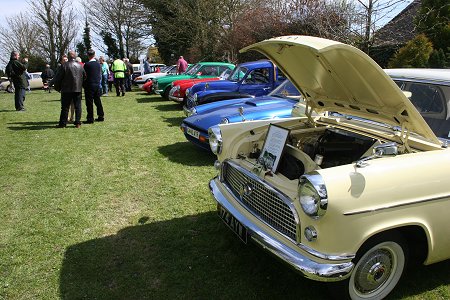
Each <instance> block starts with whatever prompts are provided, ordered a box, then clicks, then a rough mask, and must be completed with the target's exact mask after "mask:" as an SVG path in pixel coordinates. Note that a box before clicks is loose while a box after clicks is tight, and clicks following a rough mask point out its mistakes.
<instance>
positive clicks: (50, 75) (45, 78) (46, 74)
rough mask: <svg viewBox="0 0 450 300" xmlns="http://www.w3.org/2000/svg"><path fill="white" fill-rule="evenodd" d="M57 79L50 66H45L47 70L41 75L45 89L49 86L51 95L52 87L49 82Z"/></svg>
mask: <svg viewBox="0 0 450 300" xmlns="http://www.w3.org/2000/svg"><path fill="white" fill-rule="evenodd" d="M53 77H55V72H53V70H52V69H51V68H50V65H48V64H47V65H45V70H44V71H43V72H42V73H41V78H42V83H43V84H44V88H45V87H46V86H47V89H48V92H49V93H50V92H51V91H50V85H49V82H50V81H51V80H52V79H53Z"/></svg>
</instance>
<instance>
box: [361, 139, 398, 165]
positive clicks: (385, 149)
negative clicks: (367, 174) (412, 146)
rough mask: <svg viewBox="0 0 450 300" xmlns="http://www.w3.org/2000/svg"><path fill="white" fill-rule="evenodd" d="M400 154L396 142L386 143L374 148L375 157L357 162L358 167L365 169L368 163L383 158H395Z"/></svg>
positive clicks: (368, 157)
mask: <svg viewBox="0 0 450 300" xmlns="http://www.w3.org/2000/svg"><path fill="white" fill-rule="evenodd" d="M397 154H398V147H397V144H396V143H394V142H391V143H384V144H381V145H377V146H375V147H373V155H371V156H367V157H364V158H361V159H360V160H358V161H357V162H356V167H358V168H363V167H365V166H367V161H369V160H372V159H374V158H378V157H382V156H395V155H397Z"/></svg>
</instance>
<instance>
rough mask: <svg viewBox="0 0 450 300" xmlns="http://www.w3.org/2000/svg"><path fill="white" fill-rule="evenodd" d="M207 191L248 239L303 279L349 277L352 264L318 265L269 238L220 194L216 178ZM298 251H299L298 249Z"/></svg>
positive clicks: (262, 229) (341, 278)
mask: <svg viewBox="0 0 450 300" xmlns="http://www.w3.org/2000/svg"><path fill="white" fill-rule="evenodd" d="M209 189H210V192H211V194H212V196H213V198H214V199H215V200H216V201H217V203H219V204H220V205H221V206H223V207H224V208H225V209H226V210H227V211H228V212H229V213H231V214H232V215H233V216H234V217H235V218H236V219H237V220H238V221H239V222H240V223H241V224H242V225H243V226H245V227H246V228H247V231H248V235H249V238H250V239H252V240H253V241H254V242H256V243H257V244H258V245H260V246H261V247H262V248H263V249H265V250H266V251H269V252H270V253H272V254H273V255H275V256H276V257H278V258H279V259H281V260H282V261H284V262H285V263H287V264H288V265H289V266H291V267H292V268H294V269H295V270H297V271H299V272H300V273H301V274H302V275H303V276H304V277H306V278H309V279H312V280H316V281H326V282H332V281H340V280H344V279H346V278H348V277H349V276H350V274H351V271H352V270H353V267H354V264H353V263H352V262H331V263H318V262H316V261H313V260H312V259H310V258H308V257H307V256H306V255H302V254H301V253H299V252H297V251H294V250H293V249H292V248H290V247H288V246H286V245H285V244H283V242H282V241H280V240H278V239H277V238H276V237H274V236H271V235H270V234H269V233H268V232H267V231H266V230H265V229H264V228H262V227H259V226H258V225H257V224H255V223H253V222H252V221H251V220H249V219H248V218H247V217H246V216H244V215H243V214H242V213H240V212H239V211H238V210H237V209H236V208H235V207H234V206H233V205H232V204H231V202H230V201H229V200H228V199H227V197H226V196H225V195H224V194H223V193H222V192H221V190H220V189H219V187H218V179H217V178H214V179H212V180H211V181H210V182H209ZM299 250H301V249H300V248H299Z"/></svg>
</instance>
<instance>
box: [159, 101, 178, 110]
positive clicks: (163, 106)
mask: <svg viewBox="0 0 450 300" xmlns="http://www.w3.org/2000/svg"><path fill="white" fill-rule="evenodd" d="M164 102H166V103H167V104H161V105H156V106H155V109H157V110H159V111H182V110H183V106H182V105H181V104H178V103H174V102H172V103H170V102H167V101H164Z"/></svg>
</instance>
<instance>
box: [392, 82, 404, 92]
mask: <svg viewBox="0 0 450 300" xmlns="http://www.w3.org/2000/svg"><path fill="white" fill-rule="evenodd" d="M394 82H395V84H396V85H397V86H398V87H399V88H400V89H402V90H403V81H400V80H394Z"/></svg>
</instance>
